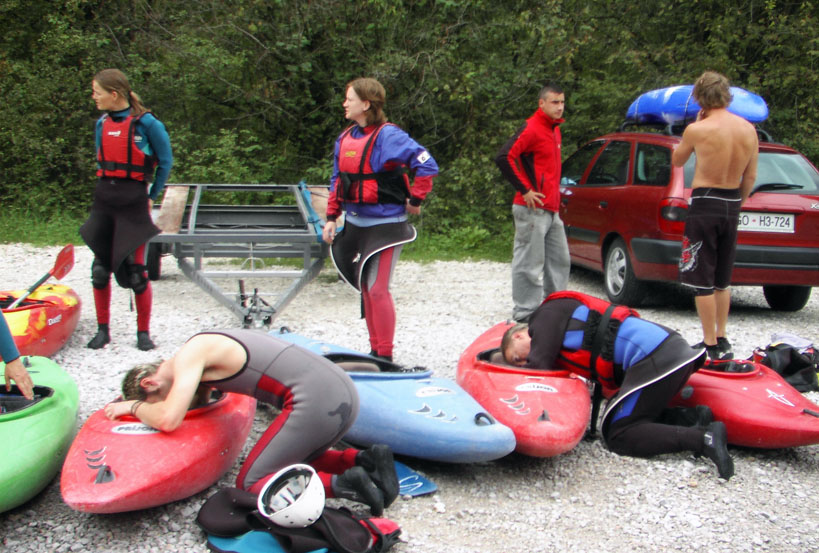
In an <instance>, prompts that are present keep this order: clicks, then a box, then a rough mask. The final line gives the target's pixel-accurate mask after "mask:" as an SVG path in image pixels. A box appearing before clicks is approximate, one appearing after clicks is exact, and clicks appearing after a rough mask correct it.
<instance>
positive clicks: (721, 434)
mask: <svg viewBox="0 0 819 553" xmlns="http://www.w3.org/2000/svg"><path fill="white" fill-rule="evenodd" d="M702 439H703V444H704V446H703V449H702V454H703V455H705V456H706V457H708V458H709V459H711V460H712V461H713V462H714V464H715V465H717V470H718V471H719V476H720V478H724V479H726V480H728V479H730V478H731V477H732V476H733V475H734V460H733V459H732V458H731V456H730V455H729V454H728V436H727V434H726V432H725V425H724V424H723V423H721V422H719V421H717V422H712V423H711V424H709V425H708V428H707V429H706V432H705V435H704V436H703V437H702Z"/></svg>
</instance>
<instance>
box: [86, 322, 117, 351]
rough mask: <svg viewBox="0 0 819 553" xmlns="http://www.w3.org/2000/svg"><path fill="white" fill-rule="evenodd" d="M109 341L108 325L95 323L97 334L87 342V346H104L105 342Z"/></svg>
mask: <svg viewBox="0 0 819 553" xmlns="http://www.w3.org/2000/svg"><path fill="white" fill-rule="evenodd" d="M110 341H111V335H110V333H109V332H108V325H102V324H101V325H97V334H96V335H95V336H94V337H93V338H91V341H90V342H88V346H87V347H88V348H90V349H100V348H103V347H105V344H107V343H109V342H110Z"/></svg>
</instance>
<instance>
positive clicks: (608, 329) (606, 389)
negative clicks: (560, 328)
mask: <svg viewBox="0 0 819 553" xmlns="http://www.w3.org/2000/svg"><path fill="white" fill-rule="evenodd" d="M561 298H568V299H573V300H577V301H579V302H580V303H582V304H583V305H585V306H586V307H587V308H588V309H589V314H588V317H587V318H586V320H585V321H578V320H577V319H572V322H571V323H570V326H569V330H581V329H582V330H583V343H582V345H581V346H580V349H577V350H569V349H565V348H561V350H560V354H559V355H558V358H557V362H556V366H557V367H559V368H562V369H566V370H569V371H571V372H573V373H576V374H579V375H580V376H583V377H584V378H590V379H592V380H594V381H596V382H598V383H600V385H601V386H602V387H603V393H604V395H606V396H609V395H613V393H614V392H616V390H617V388H618V387H619V385H618V381H620V380H621V379H622V373H621V374H616V372H617V369H616V368H615V365H614V342H615V339H616V338H617V331H618V330H619V328H620V324H621V323H622V322H623V321H624V320H625V319H626V318H628V317H639V316H640V315H639V314H638V313H637V311H635V310H633V309H631V308H629V307H626V306H623V305H615V304H612V303H609V302H607V301H605V300H601V299H599V298H596V297H594V296H589V295H587V294H583V293H580V292H573V291H569V290H564V291H561V292H555V293H554V294H551V295H549V297H548V298H546V300H544V301H549V300H555V299H561Z"/></svg>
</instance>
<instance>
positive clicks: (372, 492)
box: [332, 467, 384, 517]
mask: <svg viewBox="0 0 819 553" xmlns="http://www.w3.org/2000/svg"><path fill="white" fill-rule="evenodd" d="M332 488H333V493H334V494H335V496H336V497H340V498H342V499H350V500H352V501H358V502H359V503H364V504H366V505H368V506H369V507H370V512H371V513H372V514H373V516H376V517H378V516H381V514H382V513H383V512H384V493H383V492H382V491H381V490H380V489H379V488H378V486H376V485H375V482H373V480H372V478H370V475H369V474H367V471H366V470H364V467H353V468H351V469H347V470H346V471H345V472H344V474H339V475H337V476H336V477H335V478H333V483H332Z"/></svg>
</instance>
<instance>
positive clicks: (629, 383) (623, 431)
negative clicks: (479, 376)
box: [501, 291, 734, 480]
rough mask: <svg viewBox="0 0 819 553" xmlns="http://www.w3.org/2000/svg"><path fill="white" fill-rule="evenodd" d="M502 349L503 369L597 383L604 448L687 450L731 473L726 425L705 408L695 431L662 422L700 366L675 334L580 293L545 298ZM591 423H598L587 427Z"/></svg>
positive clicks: (697, 355) (700, 354) (644, 452)
mask: <svg viewBox="0 0 819 553" xmlns="http://www.w3.org/2000/svg"><path fill="white" fill-rule="evenodd" d="M501 351H502V353H503V356H504V359H505V360H506V362H507V363H509V364H511V365H517V366H527V367H532V368H539V369H546V370H549V369H563V370H569V371H571V372H573V373H575V374H578V375H580V376H582V377H584V378H588V379H591V380H592V381H594V382H595V383H596V384H597V387H598V389H600V390H601V391H602V395H603V396H605V397H607V398H609V400H608V404H607V406H606V409H605V411H604V413H603V420H602V433H603V439H604V440H605V443H606V446H607V447H608V448H609V449H610V450H611V451H613V452H615V453H617V454H620V455H630V456H634V457H651V456H654V455H659V454H662V453H675V452H679V451H692V452H694V453H695V454H697V455H700V454H702V455H705V456H706V457H708V458H709V459H711V460H712V461H713V462H714V464H716V466H717V469H718V471H719V475H720V477H722V478H724V479H726V480H727V479H729V478H731V476H732V475H733V474H734V462H733V459H732V458H731V456H730V455H729V454H728V449H727V437H726V431H725V425H724V424H723V423H722V422H715V421H713V415H712V414H711V412H710V409H708V408H707V407H705V406H698V407H697V408H696V411H695V413H696V419H697V420H696V421H691V422H694V424H693V426H684V425H681V424H666V423H665V421H668V420H673V419H669V418H667V417H668V416H669V414H670V413H672V412H673V411H674V410H669V409H668V404H669V402H670V401H671V399H672V398H673V397H674V396H675V395H676V394H677V393H678V392H679V391H680V390H681V389H682V387H683V386H684V385H685V383H686V381H687V380H688V378H689V376H691V374H692V373H693V372H694V371H696V370H697V369H699V368H700V367H701V366H702V365H703V363H704V362H705V352H704V350H702V349H700V348H697V349H693V348H692V347H691V346H690V345H689V344H688V342H686V341H685V340H684V339H683V338H682V337H681V336H680V335H679V334H678V333H676V332H674V331H673V330H670V329H668V328H666V327H664V326H662V325H659V324H656V323H652V322H649V321H646V320H643V319H641V318H639V315H638V314H637V313H636V312H635V311H633V310H631V309H629V308H627V307H624V306H616V305H612V304H610V303H608V302H606V301H604V300H601V299H598V298H595V297H593V296H588V295H586V294H582V293H579V292H570V291H566V292H557V293H555V294H551V295H550V296H549V297H548V298H546V300H544V302H543V303H542V304H541V305H540V307H538V308H537V309H536V310H535V311H534V312H533V314H532V317H531V318H530V320H529V324H528V325H526V324H518V325H515V326H513V327H511V328H510V329H509V330H508V331H507V332H506V333H505V334H504V337H503V340H502V342H501ZM592 424H593V425H594V424H596V421H593V422H592Z"/></svg>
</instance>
